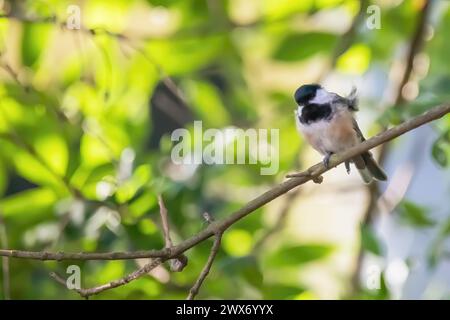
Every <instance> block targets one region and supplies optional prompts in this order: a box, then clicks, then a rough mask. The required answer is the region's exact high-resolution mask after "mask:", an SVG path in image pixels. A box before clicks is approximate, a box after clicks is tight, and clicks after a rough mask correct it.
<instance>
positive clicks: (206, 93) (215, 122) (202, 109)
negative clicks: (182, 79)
mask: <svg viewBox="0 0 450 320" xmlns="http://www.w3.org/2000/svg"><path fill="white" fill-rule="evenodd" d="M187 89H188V92H189V94H190V97H191V100H192V104H193V107H194V108H195V110H196V111H197V114H198V116H199V117H200V118H202V119H204V121H205V124H206V125H208V126H211V127H214V128H220V127H223V126H225V125H227V124H229V122H230V119H229V115H228V112H227V110H226V108H225V106H224V105H223V103H222V99H221V97H220V94H219V92H218V90H217V88H215V87H214V86H212V85H211V84H209V83H207V82H202V81H196V82H190V83H189V84H188V85H187Z"/></svg>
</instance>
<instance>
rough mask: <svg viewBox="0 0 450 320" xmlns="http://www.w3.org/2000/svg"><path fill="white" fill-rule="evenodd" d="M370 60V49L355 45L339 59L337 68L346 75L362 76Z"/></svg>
mask: <svg viewBox="0 0 450 320" xmlns="http://www.w3.org/2000/svg"><path fill="white" fill-rule="evenodd" d="M370 58H371V51H370V48H369V47H367V46H366V45H363V44H356V45H354V46H352V47H351V48H350V49H348V50H347V51H346V52H345V53H344V54H343V55H342V56H341V57H340V58H339V60H338V62H337V68H338V70H340V71H343V72H346V73H351V74H362V73H364V72H365V71H366V70H367V68H368V67H369V64H370Z"/></svg>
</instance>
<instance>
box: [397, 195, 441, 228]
mask: <svg viewBox="0 0 450 320" xmlns="http://www.w3.org/2000/svg"><path fill="white" fill-rule="evenodd" d="M399 212H400V218H401V219H402V221H403V222H405V223H406V224H409V225H411V226H414V227H417V228H426V227H431V226H433V225H435V221H433V220H432V219H431V218H429V217H428V216H427V210H426V208H424V207H421V206H418V205H417V204H414V203H412V202H409V201H406V200H405V201H403V202H402V203H401V204H400V206H399Z"/></svg>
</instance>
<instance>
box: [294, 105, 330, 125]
mask: <svg viewBox="0 0 450 320" xmlns="http://www.w3.org/2000/svg"><path fill="white" fill-rule="evenodd" d="M332 117H333V116H332V114H331V106H330V104H329V103H325V104H315V103H311V104H307V105H306V106H304V107H303V109H302V114H301V115H300V122H301V123H304V124H308V123H312V122H317V121H320V120H330V119H331V118H332Z"/></svg>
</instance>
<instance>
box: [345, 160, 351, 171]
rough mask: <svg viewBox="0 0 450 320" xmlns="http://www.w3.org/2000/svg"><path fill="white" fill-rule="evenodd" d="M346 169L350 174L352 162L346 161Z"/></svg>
mask: <svg viewBox="0 0 450 320" xmlns="http://www.w3.org/2000/svg"><path fill="white" fill-rule="evenodd" d="M345 169H346V170H347V174H350V161H345Z"/></svg>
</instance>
